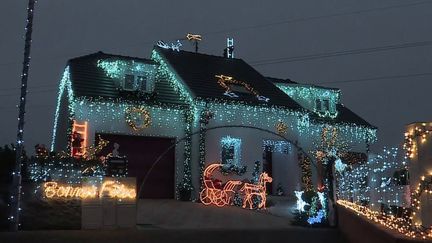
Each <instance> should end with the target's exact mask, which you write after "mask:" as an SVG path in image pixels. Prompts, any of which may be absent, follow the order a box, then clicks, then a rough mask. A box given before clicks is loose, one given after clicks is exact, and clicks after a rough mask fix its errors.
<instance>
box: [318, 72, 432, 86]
mask: <svg viewBox="0 0 432 243" xmlns="http://www.w3.org/2000/svg"><path fill="white" fill-rule="evenodd" d="M430 75H432V73H413V74H400V75H388V76H377V77H371V78H359V79H347V80H338V81H327V82H319V83H317V84H318V85H320V84H348V83H363V82H368V81H376V80H387V79H400V78H413V77H424V76H430Z"/></svg>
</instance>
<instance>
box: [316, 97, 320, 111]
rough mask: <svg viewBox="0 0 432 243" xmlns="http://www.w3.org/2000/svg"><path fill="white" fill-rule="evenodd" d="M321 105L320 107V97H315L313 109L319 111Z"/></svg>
mask: <svg viewBox="0 0 432 243" xmlns="http://www.w3.org/2000/svg"><path fill="white" fill-rule="evenodd" d="M321 109H322V107H321V99H316V100H315V110H316V111H321Z"/></svg>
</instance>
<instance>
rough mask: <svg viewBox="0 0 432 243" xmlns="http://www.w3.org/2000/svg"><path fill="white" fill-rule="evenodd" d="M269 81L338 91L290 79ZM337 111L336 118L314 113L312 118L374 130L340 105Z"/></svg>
mask: <svg viewBox="0 0 432 243" xmlns="http://www.w3.org/2000/svg"><path fill="white" fill-rule="evenodd" d="M266 78H267V79H268V80H269V81H271V82H273V83H279V84H288V85H289V84H292V85H294V86H304V87H316V88H321V89H329V90H337V91H338V90H339V89H338V88H330V87H324V86H317V85H311V84H300V83H297V82H294V81H292V80H290V79H280V78H272V77H266ZM336 109H337V111H338V115H337V117H336V118H322V117H319V116H317V115H315V114H314V113H312V116H313V118H314V119H315V120H321V121H325V122H329V123H355V124H357V125H360V126H367V127H372V128H376V127H375V126H373V125H371V124H370V123H369V122H367V121H366V120H364V119H363V118H361V117H360V116H359V115H357V114H356V113H354V112H353V111H351V110H350V109H348V108H347V107H345V106H344V105H342V104H337V107H336Z"/></svg>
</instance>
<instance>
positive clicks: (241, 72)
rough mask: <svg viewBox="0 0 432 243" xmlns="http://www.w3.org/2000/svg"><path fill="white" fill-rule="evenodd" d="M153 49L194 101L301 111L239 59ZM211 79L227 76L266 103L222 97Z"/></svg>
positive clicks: (251, 98)
mask: <svg viewBox="0 0 432 243" xmlns="http://www.w3.org/2000/svg"><path fill="white" fill-rule="evenodd" d="M155 49H156V51H157V52H158V53H160V54H161V55H162V56H163V57H164V59H165V60H166V61H167V62H168V63H169V64H170V66H171V67H172V68H173V69H174V70H175V72H176V73H177V74H178V75H179V76H180V78H181V79H182V80H183V81H184V82H185V83H186V85H187V86H188V88H189V89H190V91H191V92H192V95H193V96H194V97H199V98H203V99H222V100H230V101H233V100H241V101H244V102H247V103H252V104H270V105H277V106H283V107H287V108H290V109H302V107H301V106H300V105H299V104H298V103H297V102H295V101H294V100H293V99H291V98H290V97H289V96H287V95H285V93H284V92H282V91H281V90H280V89H279V88H277V87H276V86H275V85H273V83H272V82H270V81H269V80H267V79H266V78H265V77H264V76H262V75H261V74H260V73H259V72H258V71H256V70H255V69H254V68H252V67H251V66H250V65H249V64H247V63H246V62H245V61H243V60H242V59H236V58H225V57H222V56H212V55H206V54H201V53H195V52H187V51H173V50H170V49H163V48H159V47H155ZM215 75H225V76H231V77H233V78H234V79H235V80H238V81H243V82H245V83H247V84H249V85H250V86H251V87H252V88H253V89H255V90H256V91H257V92H258V94H259V95H262V96H265V97H267V98H269V101H268V103H266V102H265V101H259V100H258V99H257V97H255V96H254V95H253V94H250V93H236V94H237V95H239V97H238V98H231V97H228V96H226V95H224V93H225V91H226V90H225V89H224V88H223V87H222V86H221V85H219V84H218V78H216V77H215Z"/></svg>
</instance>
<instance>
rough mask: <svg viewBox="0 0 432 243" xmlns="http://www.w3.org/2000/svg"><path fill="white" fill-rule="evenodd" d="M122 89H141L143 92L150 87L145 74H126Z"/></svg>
mask: <svg viewBox="0 0 432 243" xmlns="http://www.w3.org/2000/svg"><path fill="white" fill-rule="evenodd" d="M123 89H124V90H127V91H136V90H141V91H143V92H148V91H149V89H150V87H149V83H148V80H147V77H146V76H139V75H133V74H126V75H125V78H124V83H123Z"/></svg>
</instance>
